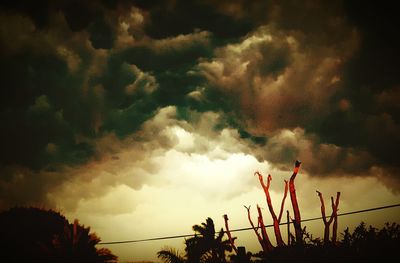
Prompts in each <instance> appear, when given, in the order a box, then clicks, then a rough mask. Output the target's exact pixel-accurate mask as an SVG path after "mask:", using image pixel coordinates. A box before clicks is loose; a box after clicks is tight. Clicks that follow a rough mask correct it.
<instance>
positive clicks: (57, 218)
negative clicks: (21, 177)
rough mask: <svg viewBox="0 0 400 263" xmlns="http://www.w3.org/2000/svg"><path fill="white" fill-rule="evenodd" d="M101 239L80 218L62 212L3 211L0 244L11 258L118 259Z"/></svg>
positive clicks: (94, 260)
mask: <svg viewBox="0 0 400 263" xmlns="http://www.w3.org/2000/svg"><path fill="white" fill-rule="evenodd" d="M99 242H100V239H99V238H98V237H97V236H96V235H95V234H93V233H90V228H89V227H84V226H83V225H80V224H79V222H78V221H77V220H75V222H74V223H73V224H70V223H69V222H68V220H67V219H66V218H65V217H64V216H63V215H61V214H60V213H58V212H56V211H53V210H44V209H40V208H33V207H29V208H27V207H16V208H11V209H10V210H8V211H5V212H1V213H0V247H1V249H2V250H3V253H2V254H3V255H5V254H6V255H7V257H6V258H10V259H12V260H10V262H61V263H64V262H65V263H67V262H78V263H79V262H99V263H100V262H116V259H117V257H116V256H115V255H113V254H112V253H111V252H110V251H109V250H108V249H105V248H102V249H97V248H96V247H95V246H96V244H98V243H99Z"/></svg>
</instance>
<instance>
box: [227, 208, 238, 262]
mask: <svg viewBox="0 0 400 263" xmlns="http://www.w3.org/2000/svg"><path fill="white" fill-rule="evenodd" d="M224 220H225V228H226V234H227V235H228V239H229V242H230V243H231V247H232V248H233V250H235V252H236V254H237V253H238V250H237V248H236V246H235V240H234V239H233V238H232V235H231V231H230V230H229V225H228V220H229V219H228V215H224Z"/></svg>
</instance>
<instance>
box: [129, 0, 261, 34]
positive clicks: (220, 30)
mask: <svg viewBox="0 0 400 263" xmlns="http://www.w3.org/2000/svg"><path fill="white" fill-rule="evenodd" d="M216 2H217V1H216ZM134 3H135V4H137V6H139V7H142V8H143V9H145V10H148V11H149V12H150V14H151V21H150V23H149V24H148V26H147V27H146V29H145V30H146V33H147V34H148V35H149V36H151V37H153V38H157V39H160V38H165V37H168V36H174V35H179V34H189V33H191V32H193V29H199V30H206V31H210V32H213V34H214V35H215V36H216V37H217V38H218V39H220V38H236V37H240V36H243V35H245V34H246V33H247V32H249V31H250V30H251V29H252V28H253V27H254V23H253V21H252V20H251V18H249V17H246V18H239V19H235V18H234V17H232V16H230V15H226V14H223V13H218V10H216V8H215V6H214V4H215V3H213V2H210V3H208V2H207V1H184V0H179V1H134Z"/></svg>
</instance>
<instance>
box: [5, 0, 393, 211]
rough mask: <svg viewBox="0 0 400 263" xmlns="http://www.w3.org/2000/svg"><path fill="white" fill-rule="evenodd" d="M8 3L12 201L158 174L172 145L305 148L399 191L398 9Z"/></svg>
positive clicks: (312, 163)
mask: <svg viewBox="0 0 400 263" xmlns="http://www.w3.org/2000/svg"><path fill="white" fill-rule="evenodd" d="M1 7H2V8H1V11H0V54H1V57H2V58H1V60H0V83H1V85H2V87H3V88H2V89H1V91H0V116H1V121H2V129H1V130H0V140H1V145H2V147H1V149H0V158H1V161H0V173H1V178H0V189H1V190H0V195H1V197H2V199H1V204H0V206H1V207H7V206H10V205H13V204H24V203H46V204H52V205H57V204H56V203H57V202H58V201H55V200H60V198H59V197H57V196H55V195H54V193H60V196H63V198H65V199H64V200H66V201H65V206H66V207H69V208H71V209H73V208H75V207H76V205H77V204H78V203H79V202H80V201H79V200H81V199H85V198H86V199H87V198H94V196H101V195H104V194H107V193H108V192H109V191H110V189H111V188H112V187H120V186H121V185H126V186H128V187H129V188H132V189H139V188H140V187H142V186H143V185H145V184H157V183H161V182H162V178H157V180H155V178H153V176H154V174H156V173H157V171H158V169H160V168H159V167H158V166H157V164H156V163H153V161H154V160H155V159H156V157H157V156H163V155H167V153H169V151H171V149H174V150H175V151H178V152H179V153H181V154H183V153H184V154H199V155H201V154H204V155H207V156H208V157H209V158H222V159H223V158H224V152H229V153H238V152H240V153H242V154H250V155H252V156H255V157H256V158H257V160H258V161H259V162H260V163H262V162H268V163H270V164H271V165H272V166H275V167H277V168H280V169H289V167H290V166H291V164H292V162H293V160H294V159H297V158H299V159H302V160H303V162H304V169H305V170H306V171H307V172H308V173H309V174H310V176H316V175H319V176H332V177H333V176H360V175H368V176H370V175H371V176H376V177H377V178H380V179H381V180H382V182H385V183H386V184H387V185H388V186H390V188H391V189H393V190H394V191H398V190H399V189H400V188H399V186H400V182H399V179H398V178H399V176H398V172H397V171H398V168H399V164H398V161H397V158H396V157H397V155H396V153H397V148H398V145H399V144H400V126H399V121H400V119H399V116H400V115H399V106H398V105H399V103H398V102H399V98H400V96H399V85H400V83H399V81H398V76H399V75H400V73H399V67H397V64H398V59H399V53H398V46H399V41H398V38H397V37H396V34H394V33H393V32H397V31H396V30H397V29H396V28H395V26H394V24H395V23H394V21H396V19H397V18H396V14H394V13H393V11H392V10H394V9H393V8H383V7H380V6H379V7H375V6H369V5H368V4H366V5H364V4H363V5H360V3H358V2H357V1H352V2H351V3H347V1H346V2H339V3H325V2H322V1H306V2H305V3H296V2H293V1H252V2H251V3H249V2H248V1H241V0H238V1H208V0H207V1H57V3H55V2H54V1H35V3H33V2H31V1H6V2H4V3H2V4H1ZM383 16H384V17H385V19H384V20H382V19H379V17H383ZM371 21H373V22H371ZM207 118H209V119H207ZM208 126H210V127H208ZM207 127H208V128H207ZM176 137H180V138H181V139H177V138H176ZM182 140H183V141H184V142H182ZM219 148H221V149H222V150H215V149H219ZM225 157H226V156H225ZM130 158H131V159H130ZM226 158H227V157H226ZM128 163H129V165H128ZM116 174H118V176H116ZM81 180H82V181H81ZM244 184H245V183H244ZM77 185H86V187H85V188H87V189H90V190H88V191H86V190H83V187H82V188H79V187H76V186H77ZM228 192H229V191H228ZM61 193H62V194H61ZM67 193H74V195H73V196H72V195H71V197H69V198H68V194H67ZM52 200H53V201H52Z"/></svg>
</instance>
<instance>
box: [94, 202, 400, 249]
mask: <svg viewBox="0 0 400 263" xmlns="http://www.w3.org/2000/svg"><path fill="white" fill-rule="evenodd" d="M398 206H400V204H393V205H387V206H379V207H374V208H368V209H363V210H356V211H351V212H346V213H341V214H337V216H346V215H352V214H359V213H365V212H371V211H376V210H382V209H388V208H393V207H398ZM329 217H330V216H327V218H329ZM319 219H322V217H313V218H307V219H303V220H301V222H309V221H315V220H319ZM287 224H288V223H287V222H285V223H280V225H287ZM289 224H291V223H289ZM272 226H273V225H266V226H265V227H272ZM252 229H253V228H251V227H244V228H237V229H232V230H230V232H240V231H247V230H252ZM224 232H225V233H226V231H224ZM194 236H195V234H185V235H175V236H165V237H153V238H145V239H136V240H123V241H110V242H100V243H99V245H115V244H126V243H139V242H146V241H156V240H164V239H174V238H185V237H194Z"/></svg>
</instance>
